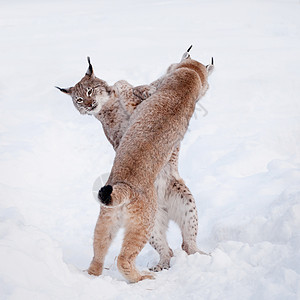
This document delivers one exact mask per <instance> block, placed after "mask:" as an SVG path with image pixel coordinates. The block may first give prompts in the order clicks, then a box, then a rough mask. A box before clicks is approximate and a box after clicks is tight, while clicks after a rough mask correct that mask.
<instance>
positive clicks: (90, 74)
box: [85, 56, 94, 76]
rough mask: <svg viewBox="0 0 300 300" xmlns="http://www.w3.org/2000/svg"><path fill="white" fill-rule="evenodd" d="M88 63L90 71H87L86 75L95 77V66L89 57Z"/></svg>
mask: <svg viewBox="0 0 300 300" xmlns="http://www.w3.org/2000/svg"><path fill="white" fill-rule="evenodd" d="M87 61H88V63H89V67H88V69H87V71H86V73H85V75H88V76H93V75H94V70H93V66H92V64H91V60H90V57H89V56H88V57H87Z"/></svg>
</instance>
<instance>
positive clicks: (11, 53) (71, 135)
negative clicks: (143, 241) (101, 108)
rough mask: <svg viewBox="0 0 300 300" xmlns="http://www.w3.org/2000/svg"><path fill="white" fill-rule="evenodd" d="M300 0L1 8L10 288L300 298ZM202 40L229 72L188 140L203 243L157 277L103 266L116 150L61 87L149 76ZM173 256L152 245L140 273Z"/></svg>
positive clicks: (31, 294)
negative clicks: (107, 184) (99, 267)
mask: <svg viewBox="0 0 300 300" xmlns="http://www.w3.org/2000/svg"><path fill="white" fill-rule="evenodd" d="M299 13H300V5H299V1H296V0H290V1H280V0H277V1H275V0H274V1H271V0H269V1H268V0H261V1H250V0H244V1H235V0H229V1H221V0H211V1H205V0H202V1H193V0H189V1H183V0H174V1H161V0H155V1H151V2H150V1H137V0H130V1H120V0H114V1H109V2H108V1H99V0H98V1H92V0H88V1H67V0H63V1H34V0H27V1H20V0H13V1H9V2H2V3H1V10H0V40H1V42H0V47H1V56H0V65H1V72H0V111H1V118H0V145H1V148H0V153H1V156H0V170H1V171H0V199H1V202H0V299H158V298H160V299H241V298H243V299H300V251H299V249H300V235H299V232H300V185H299V183H300V157H299V154H300V149H299V138H300V118H299V117H300V102H299V95H300V85H299V75H300V71H299V70H300V56H299V53H300V42H299V41H300V39H299V38H300V30H299V28H300V19H299V15H300V14H299ZM190 44H193V45H194V47H193V49H192V50H191V55H192V57H194V58H196V59H198V60H200V61H201V62H203V63H209V60H210V57H211V56H214V58H215V64H216V69H215V72H214V73H213V75H212V76H211V78H210V90H209V92H208V93H207V95H206V96H205V98H204V99H203V100H202V102H201V104H202V105H203V106H204V107H205V109H206V110H207V111H208V114H207V115H206V116H205V117H203V115H204V113H203V111H197V112H196V114H195V118H193V119H192V121H191V124H190V129H189V132H188V133H187V135H186V137H185V139H184V141H183V143H182V149H181V156H180V173H181V175H182V177H183V178H184V179H185V181H186V183H187V185H188V186H189V187H190V189H191V190H192V192H193V194H194V196H195V198H196V201H197V207H198V215H199V233H198V245H199V247H200V248H201V249H202V250H204V251H208V252H210V253H211V256H201V255H199V254H195V255H191V256H187V255H186V254H185V252H183V251H182V250H181V248H180V245H181V237H180V232H179V229H178V228H177V226H176V225H175V224H173V223H171V224H170V228H169V231H168V240H169V243H170V245H171V247H172V248H173V249H174V253H175V256H174V258H172V261H171V268H170V269H169V270H164V271H162V272H160V273H158V274H156V279H155V280H145V281H143V282H139V283H136V284H127V283H126V281H125V280H124V278H123V277H122V276H121V275H120V273H119V272H118V270H117V267H116V262H115V258H116V257H117V255H118V253H119V249H120V245H121V241H122V231H121V232H120V233H119V235H118V237H117V238H116V240H115V241H114V243H113V245H112V247H111V249H110V251H109V253H108V255H107V257H106V262H105V268H106V269H105V270H104V274H103V275H102V276H100V277H93V276H89V275H88V274H87V273H86V272H85V271H84V270H85V269H87V267H88V265H89V262H90V260H91V258H92V255H93V254H92V238H93V229H94V226H95V223H96V218H97V215H98V211H99V205H98V204H97V203H96V201H95V200H94V198H93V194H92V190H93V184H94V182H95V180H96V179H97V178H98V177H99V176H100V175H102V174H105V173H107V172H109V170H110V167H111V165H112V161H113V158H114V152H113V149H112V147H111V146H110V144H109V143H108V141H107V140H106V138H105V136H104V134H103V132H102V129H101V125H100V123H99V122H98V121H97V120H96V119H95V118H93V117H90V116H86V117H83V116H81V115H80V114H79V113H78V112H77V111H76V110H75V108H74V107H73V104H72V103H71V99H70V98H68V97H67V96H65V95H63V94H62V93H59V92H58V91H57V90H56V89H54V86H55V85H58V86H62V87H68V86H70V85H72V84H74V83H76V82H77V81H78V80H79V79H80V78H81V77H82V76H83V75H84V72H85V71H86V68H87V62H86V56H88V55H89V56H90V57H91V61H92V63H93V66H94V69H95V72H96V75H97V76H98V77H100V78H103V79H105V80H106V81H108V82H109V83H111V84H112V83H114V82H115V81H117V80H119V79H126V80H127V81H128V82H130V83H132V84H134V85H139V84H144V83H148V82H151V81H153V80H155V79H156V78H158V77H159V76H160V75H161V74H162V73H163V72H164V70H165V69H166V68H167V67H168V65H169V64H171V63H173V62H176V61H178V60H179V59H180V58H181V56H182V54H183V52H184V51H185V50H186V49H187V47H188V46H189V45H190ZM157 261H158V255H157V254H156V252H155V251H154V250H153V249H152V248H151V247H150V246H149V245H147V246H146V247H145V248H144V249H143V251H142V253H141V254H140V255H139V256H138V258H137V265H138V267H139V268H140V269H146V268H147V267H150V266H152V265H153V264H154V263H156V262H157Z"/></svg>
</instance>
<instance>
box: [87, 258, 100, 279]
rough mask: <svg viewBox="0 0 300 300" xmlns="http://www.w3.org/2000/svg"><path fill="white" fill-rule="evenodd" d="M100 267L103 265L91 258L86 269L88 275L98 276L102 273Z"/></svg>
mask: <svg viewBox="0 0 300 300" xmlns="http://www.w3.org/2000/svg"><path fill="white" fill-rule="evenodd" d="M102 269H103V265H102V264H101V263H99V262H96V261H94V260H93V261H92V262H91V265H90V267H89V269H88V270H87V271H88V273H89V274H90V275H94V276H99V275H101V274H102Z"/></svg>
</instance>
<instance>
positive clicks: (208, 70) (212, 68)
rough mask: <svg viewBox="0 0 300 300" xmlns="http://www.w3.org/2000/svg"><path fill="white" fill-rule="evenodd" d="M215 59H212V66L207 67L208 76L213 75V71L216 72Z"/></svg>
mask: <svg viewBox="0 0 300 300" xmlns="http://www.w3.org/2000/svg"><path fill="white" fill-rule="evenodd" d="M214 67H215V66H214V58H213V57H212V58H211V64H209V65H207V66H206V70H207V73H208V75H210V74H211V73H212V71H213V70H214Z"/></svg>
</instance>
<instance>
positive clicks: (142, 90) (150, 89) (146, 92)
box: [133, 85, 156, 100]
mask: <svg viewBox="0 0 300 300" xmlns="http://www.w3.org/2000/svg"><path fill="white" fill-rule="evenodd" d="M155 91H156V88H155V87H154V86H150V85H140V86H137V87H135V88H133V94H134V95H135V96H137V97H139V98H141V99H142V100H146V99H147V98H149V97H150V96H151V95H152V94H153V93H155Z"/></svg>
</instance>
